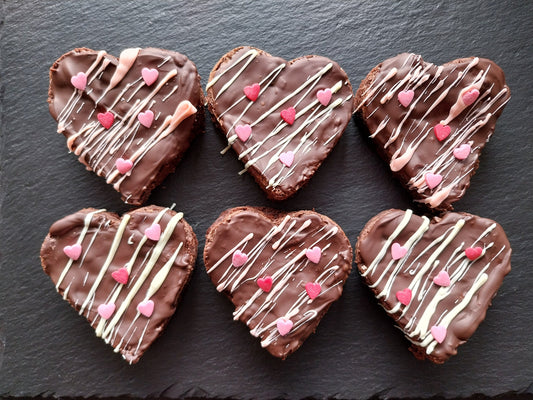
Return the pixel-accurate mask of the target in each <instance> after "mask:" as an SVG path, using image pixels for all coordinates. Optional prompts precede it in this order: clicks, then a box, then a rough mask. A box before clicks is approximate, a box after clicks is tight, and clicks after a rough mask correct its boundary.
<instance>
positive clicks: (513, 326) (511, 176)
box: [0, 0, 533, 399]
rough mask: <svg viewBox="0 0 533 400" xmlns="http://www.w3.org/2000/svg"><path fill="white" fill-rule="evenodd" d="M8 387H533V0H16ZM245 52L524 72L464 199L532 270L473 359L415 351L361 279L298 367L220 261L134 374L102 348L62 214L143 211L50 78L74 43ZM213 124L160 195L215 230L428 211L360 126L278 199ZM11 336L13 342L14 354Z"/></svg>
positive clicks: (5, 245)
mask: <svg viewBox="0 0 533 400" xmlns="http://www.w3.org/2000/svg"><path fill="white" fill-rule="evenodd" d="M1 6H2V9H1V13H2V15H1V26H0V35H1V36H0V46H1V47H0V51H1V53H0V59H1V69H0V79H1V83H0V84H1V92H0V94H1V103H0V107H1V132H0V135H1V136H0V156H1V161H0V179H1V180H0V184H1V186H0V205H1V221H2V224H1V226H2V229H0V251H1V255H0V257H1V267H0V268H1V269H0V363H1V364H2V365H1V366H0V396H34V395H39V394H43V395H47V396H48V395H49V396H60V397H64V396H93V395H96V396H118V395H126V394H129V395H132V396H135V397H146V396H165V397H169V398H177V397H184V396H200V397H204V396H206V397H235V398H256V399H266V398H274V397H284V398H302V397H306V396H310V397H316V398H323V397H335V398H361V399H365V398H369V397H371V396H373V395H376V396H377V397H378V398H390V397H405V396H416V397H430V396H434V395H440V396H444V397H446V398H449V397H457V396H467V395H470V394H473V393H484V394H487V395H497V394H500V393H507V392H511V391H516V392H521V393H532V392H533V341H532V340H531V337H532V333H531V326H532V323H531V319H532V317H533V312H532V306H531V304H532V295H531V293H532V290H531V287H532V284H533V276H532V274H531V260H533V251H532V248H533V240H532V239H533V228H532V222H533V218H532V215H533V212H532V211H533V206H532V204H531V201H532V190H531V181H532V179H533V173H532V168H533V156H532V154H533V148H532V147H533V146H532V144H533V135H532V133H531V118H532V117H531V116H532V115H533V107H532V103H531V99H532V97H533V96H532V94H533V93H532V89H531V88H532V79H531V73H532V70H533V69H532V67H531V66H532V62H533V46H532V43H533V42H532V37H533V3H532V2H527V1H507V2H499V1H492V2H489V1H479V2H478V1H464V2H463V1H462V2H455V1H442V2H436V3H430V2H427V1H406V2H401V3H396V2H391V1H387V0H381V1H375V2H374V1H372V2H361V4H358V3H357V2H343V1H327V2H311V1H309V2H288V1H279V0H276V1H265V2H247V1H229V0H228V1H209V2H206V1H197V2H171V1H168V2H162V1H155V0H154V1H151V2H125V1H123V2H121V1H109V2H96V1H83V2H77V1H61V2H59V1H58V2H56V1H43V2H34V1H24V2H18V1H6V0H4V1H3V2H2V3H1ZM242 44H250V45H254V46H257V47H260V48H262V49H264V50H266V51H268V52H270V53H271V54H275V55H278V56H282V57H285V58H287V59H291V58H295V57H298V56H301V55H305V54H320V55H324V56H328V57H330V58H332V59H335V60H336V61H337V62H339V64H340V65H341V66H342V67H343V68H344V69H345V70H346V72H347V73H348V76H349V77H350V79H351V81H352V84H353V86H354V87H355V88H357V87H358V85H359V82H360V81H361V79H363V78H364V77H365V76H366V73H367V72H368V71H369V70H370V69H371V68H372V67H374V66H375V65H377V64H378V63H379V62H380V61H382V60H384V59H386V58H388V57H391V56H394V55H396V54H398V53H400V52H404V51H413V52H416V53H419V54H422V55H423V56H424V58H425V59H426V60H428V61H432V62H435V63H444V62H446V61H449V60H452V59H455V58H460V57H466V56H471V55H477V56H482V57H487V58H490V59H492V60H494V61H496V62H497V63H498V64H499V65H500V66H501V67H502V68H503V69H504V71H505V73H506V77H507V82H508V85H509V86H510V87H511V91H512V98H511V101H510V103H509V104H508V105H507V108H506V109H505V111H504V113H503V115H502V116H501V118H500V119H499V121H498V123H497V125H496V133H495V135H494V136H493V138H492V140H491V142H490V143H489V144H488V146H487V147H486V149H485V151H484V153H483V155H482V158H481V166H480V168H479V170H478V173H477V174H476V175H475V176H474V178H473V180H472V186H471V188H470V189H469V190H468V192H467V194H466V196H465V198H464V199H463V200H461V201H460V202H459V203H457V205H456V209H457V210H459V211H468V212H471V213H474V214H478V215H481V216H484V217H489V218H492V219H495V220H497V221H498V222H500V223H501V225H502V226H503V227H504V228H505V229H506V231H507V234H508V236H509V239H510V241H511V244H512V245H513V260H512V265H513V270H512V271H511V273H510V275H509V276H508V277H507V278H506V280H505V281H504V284H503V286H502V288H501V290H500V292H499V294H498V296H497V297H496V298H495V300H494V305H493V306H492V307H491V308H490V310H489V312H488V317H487V319H486V321H485V322H483V324H482V325H481V326H480V328H479V329H478V331H477V332H476V333H475V335H474V336H473V337H472V338H471V340H469V342H468V343H467V344H465V345H463V346H461V347H460V349H459V354H458V355H457V356H455V357H454V358H452V359H451V360H450V361H449V362H448V363H446V364H444V365H441V366H437V365H431V364H430V363H428V362H419V361H417V360H415V359H414V358H413V357H412V356H411V354H410V353H409V352H408V350H407V342H406V341H405V340H404V339H403V337H402V335H401V333H400V332H399V331H398V330H397V329H395V328H394V327H393V324H392V323H391V321H390V320H389V318H388V317H387V316H386V315H385V313H384V312H383V311H382V310H381V309H380V308H379V306H378V305H377V304H376V301H375V300H374V298H373V296H372V295H371V293H370V291H369V290H368V289H367V288H366V287H364V285H363V284H362V283H361V280H360V278H359V276H358V274H357V272H356V271H355V269H354V271H353V272H352V274H351V276H350V278H349V280H348V282H347V284H346V286H345V293H344V295H343V296H342V298H341V299H340V300H339V301H338V302H337V303H336V304H334V305H333V307H332V308H331V310H330V312H329V313H328V314H327V315H326V317H325V318H324V319H323V321H322V322H321V324H320V325H319V327H318V330H317V333H316V334H314V335H313V336H311V337H310V338H309V339H308V340H307V342H306V343H305V344H304V345H303V346H302V348H301V349H300V350H299V351H297V352H296V353H295V354H294V355H292V356H290V357H289V359H288V360H286V361H285V362H281V361H279V360H277V359H274V358H273V357H271V356H270V355H269V354H268V353H267V352H266V351H264V350H262V349H261V348H260V346H259V343H258V341H257V340H256V339H254V338H252V337H251V336H250V334H249V333H248V331H247V329H246V328H245V326H244V325H243V324H241V323H237V322H233V321H232V318H231V312H232V305H231V304H230V303H229V301H227V299H226V298H225V297H224V296H221V295H219V294H218V293H217V292H216V290H215V288H214V286H213V285H212V284H211V282H210V280H209V278H208V276H207V274H206V273H205V269H204V265H203V261H202V258H201V253H200V257H199V261H198V262H197V265H196V270H195V272H194V275H193V278H192V281H191V284H190V286H189V287H188V288H187V289H186V291H185V293H184V296H183V299H182V303H181V305H180V306H179V308H178V311H177V312H176V314H175V316H174V317H173V319H172V320H171V322H170V324H169V326H168V328H167V330H166V333H165V334H164V335H163V336H162V337H161V338H160V339H158V340H157V341H156V342H155V343H154V345H153V346H152V348H151V349H149V350H148V352H147V353H146V354H145V356H144V357H143V359H142V360H141V362H140V363H139V364H137V365H134V366H129V365H127V364H126V363H125V362H124V361H123V360H122V359H121V358H120V356H118V355H116V354H114V353H113V352H112V349H111V348H110V347H108V346H107V345H105V344H104V343H103V342H102V341H101V340H100V339H98V338H96V336H95V335H94V332H93V330H92V329H91V328H90V327H89V326H88V324H87V323H86V321H85V320H84V319H83V318H81V317H79V316H77V314H76V312H75V311H73V310H72V309H71V308H70V307H69V306H68V304H67V303H66V302H64V301H63V300H62V299H61V298H60V296H58V295H57V293H56V292H55V290H54V286H53V284H52V282H51V281H50V280H49V278H48V277H47V276H46V275H45V274H44V273H43V272H42V270H41V267H40V261H39V249H40V245H41V242H42V240H43V238H44V237H45V235H46V233H47V231H48V228H49V226H50V225H51V224H52V223H53V222H54V221H55V220H57V219H59V218H61V217H63V216H65V215H67V214H70V213H72V212H75V211H77V210H78V209H81V208H84V207H87V206H92V207H105V208H107V209H108V210H112V211H116V212H124V211H126V210H128V209H129V207H128V206H126V205H124V204H123V203H122V202H121V201H120V199H119V196H118V194H117V193H116V192H115V191H114V190H113V189H112V188H111V187H110V186H108V185H106V184H105V183H104V181H103V180H102V179H101V178H98V177H97V176H95V175H94V174H92V173H89V172H86V171H85V170H84V168H83V166H82V165H81V164H80V163H79V162H78V161H77V159H76V157H75V156H73V155H71V154H68V152H67V149H66V145H65V141H64V138H63V136H61V135H59V134H57V133H55V132H56V123H55V122H54V120H53V119H52V118H51V116H50V115H49V113H48V107H47V104H46V97H47V88H48V68H49V67H50V65H51V64H52V63H53V61H54V60H55V59H56V58H58V57H59V56H60V55H61V54H63V53H65V52H67V51H69V50H70V49H73V48H75V47H82V46H84V47H89V48H93V49H97V50H99V49H105V50H107V51H109V52H110V53H112V54H115V55H118V54H119V53H120V51H121V50H122V49H124V48H127V47H146V46H155V47H161V48H167V49H171V50H176V51H180V52H182V53H185V54H187V55H188V56H189V57H190V58H191V59H192V60H193V61H194V62H195V63H196V65H197V67H198V69H199V72H200V74H201V75H202V77H203V86H204V87H205V83H206V78H207V76H208V75H209V72H210V70H211V68H212V66H213V65H214V64H215V63H216V61H217V60H218V59H219V57H220V56H222V55H223V54H224V53H225V52H226V51H228V50H230V49H232V48H234V47H237V46H238V45H242ZM224 146H225V143H224V140H223V138H222V137H221V135H220V134H218V133H217V132H215V131H214V129H213V126H212V124H211V122H210V121H209V119H208V118H207V119H206V132H205V134H204V135H203V136H201V137H200V138H198V139H197V140H196V141H195V142H194V143H193V145H192V148H191V149H190V151H189V152H188V153H187V155H186V156H185V157H184V159H183V161H182V163H181V164H180V166H179V168H178V170H177V171H176V173H174V174H172V175H171V176H169V177H168V178H167V179H166V181H165V182H164V183H163V185H162V186H161V187H159V188H158V189H156V190H155V191H154V193H153V195H152V196H151V198H150V203H153V204H158V205H170V204H171V203H176V205H177V207H176V208H177V209H179V210H182V211H184V212H185V215H186V219H187V220H188V222H189V223H190V224H191V225H192V226H193V228H194V229H195V232H196V234H197V235H198V238H199V240H200V252H203V244H204V234H205V231H206V230H207V228H208V227H209V225H210V224H211V223H212V222H213V221H214V220H215V219H216V217H217V216H218V215H219V213H220V212H222V211H223V210H224V209H226V208H229V207H234V206H239V205H258V206H274V207H277V208H281V209H287V210H297V209H311V208H315V209H316V210H317V211H319V212H321V213H323V214H326V215H328V216H329V217H331V218H332V219H334V220H335V221H336V222H337V223H339V224H340V225H341V227H343V229H344V231H345V232H346V234H347V235H348V237H349V238H350V240H351V241H352V244H355V241H356V239H357V235H358V233H359V231H360V229H361V228H362V227H363V226H364V224H365V223H366V221H367V220H369V219H370V218H371V217H372V216H373V215H375V214H377V213H378V212H380V211H382V210H384V209H387V208H391V207H396V208H407V207H410V206H412V203H411V201H410V199H409V196H408V195H407V193H406V192H405V191H404V190H403V189H402V188H401V187H400V185H399V184H398V183H397V182H396V181H394V180H393V179H392V178H391V175H390V172H389V171H388V167H387V165H386V164H385V163H383V162H382V161H381V160H380V159H379V157H378V156H377V155H376V153H375V152H374V151H373V148H372V146H371V145H369V143H368V142H367V140H365V139H364V138H363V136H362V131H361V130H360V129H358V128H357V127H356V124H355V123H354V121H352V122H351V123H350V125H349V126H348V128H347V130H346V132H345V134H344V136H343V137H342V139H341V140H340V142H339V144H338V145H337V147H336V148H335V150H334V151H333V153H332V154H331V156H330V157H329V158H328V159H327V160H326V162H325V163H324V164H323V165H322V167H321V168H320V169H319V171H318V173H317V174H316V175H315V177H314V178H312V179H311V181H310V183H309V185H308V186H307V187H305V188H304V189H303V190H302V191H301V192H300V193H299V194H298V195H297V196H295V197H294V198H293V199H290V200H288V201H285V202H282V203H272V202H270V201H268V200H267V199H266V197H265V196H264V195H263V193H262V192H261V190H260V189H259V188H258V187H257V185H256V184H255V182H254V181H253V179H251V178H250V177H249V176H244V177H240V176H238V175H237V172H238V171H239V170H240V169H241V164H240V162H239V161H237V160H236V157H235V156H234V154H233V153H228V154H227V155H225V156H221V155H220V154H219V151H220V150H221V149H222V148H223V147H224ZM4 343H5V351H2V350H3V347H4Z"/></svg>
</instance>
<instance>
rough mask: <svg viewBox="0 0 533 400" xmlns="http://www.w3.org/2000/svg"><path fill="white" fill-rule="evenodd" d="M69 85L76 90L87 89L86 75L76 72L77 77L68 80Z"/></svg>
mask: <svg viewBox="0 0 533 400" xmlns="http://www.w3.org/2000/svg"><path fill="white" fill-rule="evenodd" d="M70 83H72V86H74V87H75V88H76V89H79V90H85V88H86V87H87V75H85V73H84V72H78V74H77V75H74V76H73V77H71V78H70Z"/></svg>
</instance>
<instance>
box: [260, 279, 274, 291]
mask: <svg viewBox="0 0 533 400" xmlns="http://www.w3.org/2000/svg"><path fill="white" fill-rule="evenodd" d="M257 286H259V287H260V288H261V289H262V290H263V292H267V293H268V292H270V289H272V277H271V276H265V277H264V278H259V279H258V280H257Z"/></svg>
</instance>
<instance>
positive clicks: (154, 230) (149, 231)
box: [144, 224, 161, 242]
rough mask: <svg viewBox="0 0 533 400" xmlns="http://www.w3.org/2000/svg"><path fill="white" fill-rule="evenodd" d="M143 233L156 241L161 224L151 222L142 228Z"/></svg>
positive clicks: (159, 234)
mask: <svg viewBox="0 0 533 400" xmlns="http://www.w3.org/2000/svg"><path fill="white" fill-rule="evenodd" d="M144 234H145V235H146V237H147V238H148V239H150V240H153V241H154V242H157V241H158V240H159V238H160V237H161V225H159V224H153V225H152V226H151V227H149V228H146V229H145V230H144Z"/></svg>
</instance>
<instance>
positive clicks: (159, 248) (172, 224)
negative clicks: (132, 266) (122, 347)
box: [103, 212, 183, 338]
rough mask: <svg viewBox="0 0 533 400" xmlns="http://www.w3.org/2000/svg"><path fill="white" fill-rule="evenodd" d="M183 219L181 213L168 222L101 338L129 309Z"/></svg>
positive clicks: (105, 335)
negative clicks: (144, 265)
mask: <svg viewBox="0 0 533 400" xmlns="http://www.w3.org/2000/svg"><path fill="white" fill-rule="evenodd" d="M182 218H183V213H181V212H180V213H177V214H176V215H174V216H173V217H172V218H171V219H170V221H169V222H168V224H167V226H166V228H165V230H164V232H163V233H162V234H161V237H160V238H159V241H158V242H157V245H156V246H155V248H154V250H153V252H152V255H151V256H150V259H149V261H148V263H147V265H146V267H145V268H144V269H143V271H142V273H141V275H140V276H139V278H138V279H137V280H136V282H135V285H133V287H132V288H131V289H130V291H129V293H128V295H127V296H126V298H125V299H124V301H123V302H122V304H121V305H120V307H119V309H118V310H117V311H116V312H115V314H114V316H113V319H112V320H111V321H110V322H109V324H108V326H107V327H106V329H105V331H104V333H103V337H104V338H106V337H107V336H109V334H110V333H111V331H112V330H113V328H114V326H115V325H116V324H117V322H118V321H119V320H120V319H121V318H122V314H124V312H125V311H126V309H127V308H128V307H129V305H130V303H131V301H132V300H133V298H134V297H135V295H136V294H137V292H138V291H139V290H140V288H141V286H142V285H143V284H144V281H145V280H146V279H147V278H148V276H149V275H150V272H151V271H152V268H153V267H154V265H155V264H156V262H157V261H158V260H159V257H160V256H161V253H162V252H163V249H164V248H165V246H166V245H167V242H168V241H169V239H170V237H171V236H172V234H173V233H174V229H175V228H176V226H177V225H178V223H179V221H180V220H181V219H182Z"/></svg>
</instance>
